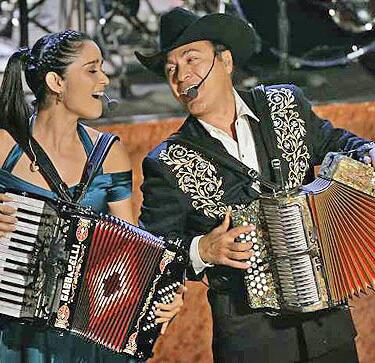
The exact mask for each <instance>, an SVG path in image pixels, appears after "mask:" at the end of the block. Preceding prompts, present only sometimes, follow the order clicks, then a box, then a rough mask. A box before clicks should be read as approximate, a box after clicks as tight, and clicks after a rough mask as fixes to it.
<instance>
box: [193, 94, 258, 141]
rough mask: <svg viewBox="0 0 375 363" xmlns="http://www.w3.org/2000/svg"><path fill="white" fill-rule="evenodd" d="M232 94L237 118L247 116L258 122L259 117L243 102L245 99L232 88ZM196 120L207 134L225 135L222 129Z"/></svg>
mask: <svg viewBox="0 0 375 363" xmlns="http://www.w3.org/2000/svg"><path fill="white" fill-rule="evenodd" d="M233 95H234V101H235V103H236V111H237V115H236V116H237V119H238V118H240V117H242V116H245V115H247V116H249V117H251V118H253V119H254V120H256V121H258V122H260V120H259V118H258V117H257V116H256V115H255V114H254V112H253V111H251V110H250V108H249V106H248V105H247V104H246V103H245V101H244V100H243V99H242V98H241V97H240V95H239V94H238V93H237V91H236V90H235V89H234V88H233ZM198 121H199V122H200V123H201V124H202V126H203V127H204V128H205V129H206V130H207V131H208V133H209V134H211V135H212V133H215V132H216V133H219V134H224V135H227V134H226V133H225V132H224V131H222V130H220V129H218V128H217V127H215V126H213V125H211V124H209V123H207V122H205V121H203V120H201V119H198Z"/></svg>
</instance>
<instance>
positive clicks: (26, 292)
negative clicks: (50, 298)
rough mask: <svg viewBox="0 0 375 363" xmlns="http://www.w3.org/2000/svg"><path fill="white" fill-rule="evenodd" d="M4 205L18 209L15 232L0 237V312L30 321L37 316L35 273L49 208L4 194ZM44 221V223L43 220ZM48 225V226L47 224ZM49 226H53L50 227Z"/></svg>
mask: <svg viewBox="0 0 375 363" xmlns="http://www.w3.org/2000/svg"><path fill="white" fill-rule="evenodd" d="M7 195H8V196H9V197H11V198H12V199H13V201H12V202H6V203H4V204H6V205H9V206H12V207H15V208H17V211H16V214H15V215H14V216H15V217H16V218H17V223H16V230H15V231H14V232H11V233H8V234H7V235H5V236H3V237H1V238H0V313H1V314H4V315H8V316H13V317H16V318H32V317H34V315H35V313H36V305H37V304H36V301H35V300H36V298H37V297H36V296H35V290H34V289H33V287H35V284H36V283H37V281H35V278H34V273H35V268H36V265H35V262H36V261H35V259H36V256H37V255H38V253H39V252H40V247H41V246H40V240H39V236H40V235H41V234H42V233H45V227H46V226H47V225H48V224H49V225H51V223H48V222H47V221H48V219H45V216H46V215H48V214H50V213H48V207H47V206H46V203H45V202H44V201H40V200H35V199H30V198H28V197H24V196H20V195H17V194H12V193H7ZM42 219H44V223H43V221H42ZM46 222H47V223H46ZM50 227H52V226H50Z"/></svg>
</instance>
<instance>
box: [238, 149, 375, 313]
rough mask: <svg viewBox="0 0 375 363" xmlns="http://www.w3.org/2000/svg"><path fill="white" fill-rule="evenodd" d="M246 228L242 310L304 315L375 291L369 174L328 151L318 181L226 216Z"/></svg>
mask: <svg viewBox="0 0 375 363" xmlns="http://www.w3.org/2000/svg"><path fill="white" fill-rule="evenodd" d="M233 222H234V225H241V224H246V223H253V224H255V225H256V227H257V228H256V231H255V232H253V236H250V238H249V236H241V238H240V240H246V238H247V240H250V239H251V240H252V241H253V249H254V256H253V257H252V258H251V260H250V267H249V269H248V270H247V272H246V273H245V286H246V290H247V295H248V302H249V306H250V307H251V308H253V309H273V310H276V311H281V312H283V311H284V312H311V311H317V310H320V309H324V308H330V307H335V306H338V305H342V304H345V303H346V302H347V300H348V299H350V298H353V297H354V295H356V296H360V294H361V293H368V291H369V290H372V289H373V288H374V287H375V173H374V169H373V168H372V167H371V166H367V165H364V164H362V163H359V162H357V161H355V160H353V159H350V158H348V157H345V156H342V155H339V154H328V155H327V157H326V158H325V160H324V162H323V164H322V167H321V172H320V174H319V177H318V178H317V179H316V180H315V181H314V182H312V183H311V184H309V185H306V186H304V187H302V189H300V190H298V191H294V192H289V193H286V194H282V195H272V196H262V197H261V198H260V200H257V201H255V202H254V203H252V204H251V205H250V206H248V207H245V208H242V209H239V210H238V211H236V212H235V213H234V216H233Z"/></svg>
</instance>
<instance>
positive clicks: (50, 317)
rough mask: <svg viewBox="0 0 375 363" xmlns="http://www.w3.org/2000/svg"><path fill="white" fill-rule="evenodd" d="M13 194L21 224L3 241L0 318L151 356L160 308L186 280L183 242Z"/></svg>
mask: <svg viewBox="0 0 375 363" xmlns="http://www.w3.org/2000/svg"><path fill="white" fill-rule="evenodd" d="M9 195H10V197H11V198H12V199H13V200H14V202H12V204H13V205H15V206H17V208H18V210H17V219H18V222H17V225H16V228H17V229H16V231H15V232H12V233H11V234H10V235H9V236H7V237H3V238H1V239H0V244H1V248H0V280H1V281H0V313H1V314H3V315H7V316H12V317H15V318H20V319H23V320H27V321H31V322H38V323H39V324H43V325H48V326H51V327H53V328H57V329H62V330H63V331H69V332H72V333H74V334H76V335H79V336H81V337H83V338H85V339H88V340H90V341H92V342H94V343H97V344H100V345H102V346H104V347H106V348H109V349H111V350H113V351H116V352H119V353H127V354H130V355H132V356H135V357H137V358H140V359H146V358H148V357H149V356H150V355H151V354H152V347H153V344H154V342H155V340H156V338H157V336H158V333H159V331H160V326H158V325H157V324H155V314H154V312H155V309H156V308H155V303H156V302H163V303H169V302H172V301H173V299H174V296H175V293H176V291H177V289H178V287H179V286H180V285H181V283H182V282H183V276H184V269H185V256H184V255H183V254H182V252H181V250H180V249H179V245H178V243H177V242H176V243H166V242H165V241H163V240H161V239H159V238H157V237H155V236H153V235H152V234H150V233H148V232H146V231H144V230H142V229H140V228H137V227H135V226H133V225H131V224H129V223H126V222H125V221H122V220H120V219H118V218H115V217H112V216H101V217H98V216H95V215H93V214H92V213H90V211H89V210H88V209H87V208H81V207H79V206H76V205H74V206H72V205H69V204H67V203H65V202H60V201H59V202H57V203H56V204H55V203H53V202H51V201H45V200H40V199H36V197H35V196H32V197H30V195H29V196H25V195H19V194H9ZM37 198H39V197H37Z"/></svg>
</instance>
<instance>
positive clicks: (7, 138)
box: [0, 129, 16, 165]
mask: <svg viewBox="0 0 375 363" xmlns="http://www.w3.org/2000/svg"><path fill="white" fill-rule="evenodd" d="M15 143H16V142H15V140H14V139H13V137H12V136H11V135H10V134H9V132H8V131H6V130H4V129H0V145H1V147H0V165H3V163H4V161H5V159H6V158H7V156H8V155H9V152H10V150H11V149H12V147H13V146H14V145H15Z"/></svg>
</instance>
